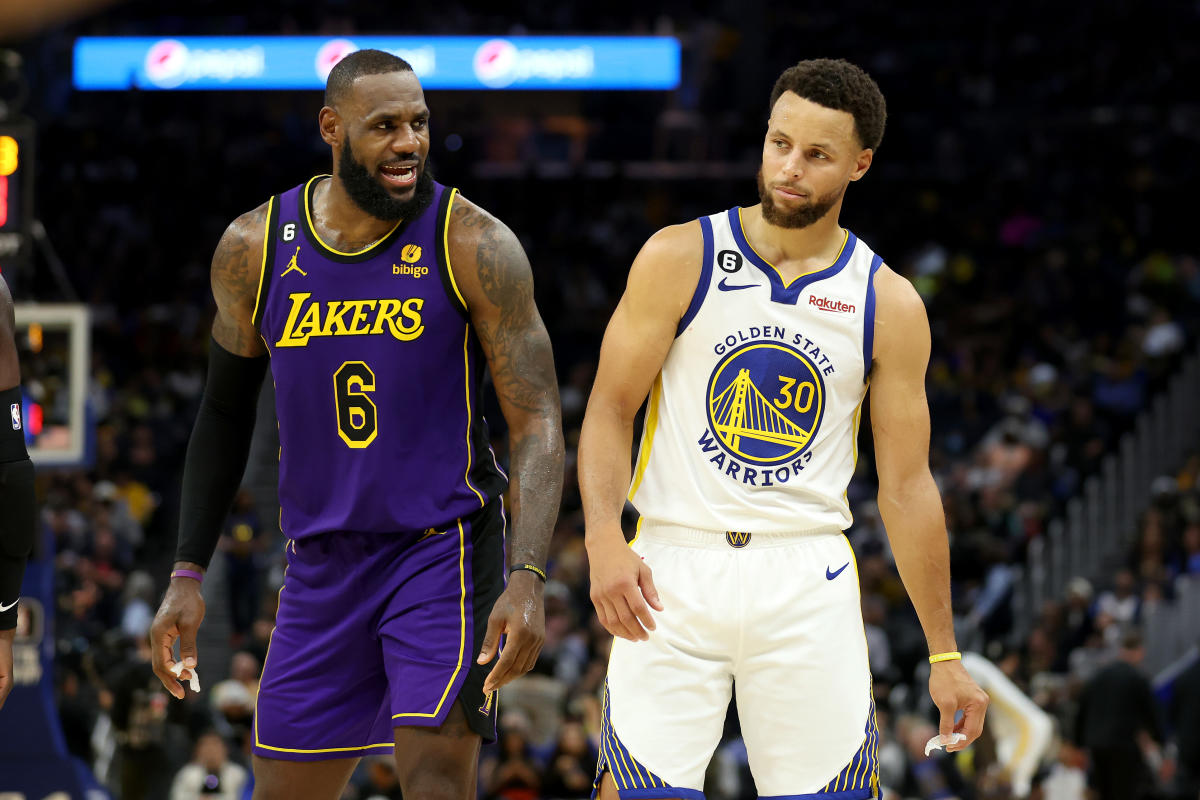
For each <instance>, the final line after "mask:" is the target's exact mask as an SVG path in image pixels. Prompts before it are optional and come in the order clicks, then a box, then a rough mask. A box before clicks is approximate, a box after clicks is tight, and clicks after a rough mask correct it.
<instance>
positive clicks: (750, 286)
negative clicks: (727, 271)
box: [717, 278, 758, 292]
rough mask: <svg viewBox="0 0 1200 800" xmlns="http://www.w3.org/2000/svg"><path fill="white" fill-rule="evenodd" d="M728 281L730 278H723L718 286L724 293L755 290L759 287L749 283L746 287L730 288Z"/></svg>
mask: <svg viewBox="0 0 1200 800" xmlns="http://www.w3.org/2000/svg"><path fill="white" fill-rule="evenodd" d="M727 280H728V278H721V282H720V283H718V284H717V288H718V289H720V290H721V291H722V292H736V291H737V290H738V289H753V288H754V287H755V286H757V285H758V284H756V283H747V284H746V285H745V286H730V285H729V284H728V283H726V282H725V281H727Z"/></svg>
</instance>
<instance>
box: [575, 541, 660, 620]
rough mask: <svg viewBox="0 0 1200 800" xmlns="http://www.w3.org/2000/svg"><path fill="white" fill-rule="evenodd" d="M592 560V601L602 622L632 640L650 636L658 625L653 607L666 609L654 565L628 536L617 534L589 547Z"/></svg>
mask: <svg viewBox="0 0 1200 800" xmlns="http://www.w3.org/2000/svg"><path fill="white" fill-rule="evenodd" d="M588 561H589V562H590V564H591V577H592V592H591V596H592V604H593V605H594V606H596V614H597V615H598V616H599V617H600V624H601V625H603V626H604V627H605V629H606V630H607V631H608V632H609V633H611V634H612V635H613V636H620V637H621V638H622V639H628V640H630V641H631V642H640V641H645V640H646V639H649V638H650V634H649V633H647V632H646V631H647V630H651V631H652V630H654V627H655V626H654V617H653V616H651V614H650V609H651V608H653V609H654V610H655V611H662V610H663V604H662V601H661V600H659V597H658V590H657V589H655V588H654V578H653V576H652V572H651V569H650V567H648V566H646V562H645V561H643V560H642V558H641V556H639V555H638V554H637V553H635V552H633V549H632V548H631V547H629V545H627V544H626V543H625V540H624V538H621V537H617V536H610V537H606V538H605V539H604V540H603V541H602V542H596V543H593V544H592V545H591V546H589V547H588ZM647 603H649V607H647V605H646V604H647Z"/></svg>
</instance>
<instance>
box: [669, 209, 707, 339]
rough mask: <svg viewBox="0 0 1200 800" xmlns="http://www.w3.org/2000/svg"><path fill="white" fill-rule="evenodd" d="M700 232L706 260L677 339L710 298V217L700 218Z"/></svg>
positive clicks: (701, 263) (703, 262)
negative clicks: (706, 299) (705, 300)
mask: <svg viewBox="0 0 1200 800" xmlns="http://www.w3.org/2000/svg"><path fill="white" fill-rule="evenodd" d="M700 231H701V233H703V234H704V260H703V261H702V262H700V280H698V281H697V282H696V291H695V292H694V293H693V294H692V302H691V303H690V304H689V305H688V307H687V311H685V312H684V314H683V319H681V320H679V325H678V326H677V327H676V328H675V338H676V339H678V338H679V335H680V334H681V333H683V332H684V331H685V330H687V326H688V325H690V324H692V320H693V319H695V318H696V315H697V314H698V313H700V306H702V305H704V298H705V297H707V296H708V285H709V284H710V283H712V264H713V229H712V220H710V219H709V218H708V217H701V218H700Z"/></svg>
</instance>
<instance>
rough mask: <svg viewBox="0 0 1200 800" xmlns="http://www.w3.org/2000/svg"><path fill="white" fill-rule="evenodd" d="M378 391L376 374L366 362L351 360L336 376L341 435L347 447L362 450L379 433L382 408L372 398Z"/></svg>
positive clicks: (335, 401) (338, 419)
mask: <svg viewBox="0 0 1200 800" xmlns="http://www.w3.org/2000/svg"><path fill="white" fill-rule="evenodd" d="M373 391H375V373H374V372H372V371H371V368H370V367H368V366H367V365H366V362H363V361H347V362H345V363H343V364H342V365H341V366H340V367H338V369H337V372H335V373H333V396H334V403H335V405H336V406H337V427H338V436H340V437H342V441H343V442H345V443H346V446H347V447H352V448H354V449H355V450H360V449H362V448H364V447H366V446H367V445H369V444H370V443H371V442H373V441H375V434H377V433H378V432H379V430H378V427H377V423H378V416H379V415H378V409H377V408H376V407H375V403H374V402H373V401H372V400H371V398H370V397H369V396H368V395H369V394H370V393H371V392H373Z"/></svg>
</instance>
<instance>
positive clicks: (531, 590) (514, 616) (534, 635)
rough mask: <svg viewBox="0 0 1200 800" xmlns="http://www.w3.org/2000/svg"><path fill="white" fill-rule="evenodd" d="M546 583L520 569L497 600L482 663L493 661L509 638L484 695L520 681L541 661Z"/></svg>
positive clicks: (481, 655) (489, 623)
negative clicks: (501, 641)
mask: <svg viewBox="0 0 1200 800" xmlns="http://www.w3.org/2000/svg"><path fill="white" fill-rule="evenodd" d="M542 589H543V586H542V581H541V579H540V578H539V577H538V576H537V575H535V574H534V573H532V572H529V571H528V570H518V571H516V572H514V573H513V574H512V575H511V576H509V579H508V587H507V588H506V589H505V590H504V592H503V594H501V595H500V597H499V598H497V599H496V605H495V606H493V607H492V613H491V615H490V616H489V617H488V626H487V633H486V634H484V636H483V648H482V649H481V650H480V652H479V659H478V660H479V663H480V664H486V663H488V662H489V661H491V660H492V659H493V658H494V657H495V655H496V652H497V651H498V650H499V649H500V637H501V636H507V637H508V638H507V639H506V640H505V643H504V651H503V652H501V653H500V660H499V661H497V662H496V666H495V668H493V669H492V672H491V674H490V675H488V677H487V680H485V681H484V682H483V692H484V694H490V693H492V692H494V691H495V690H497V689H499V688H500V687H501V686H503V685H504V684H506V683H508V682H509V681H511V680H513V679H514V678H519V677H521V676H522V675H524V674H525V673H526V672H529V670H531V669H533V665H534V664H535V663H536V662H537V657H538V654H539V653H541V651H542V643H543V642H545V641H546V611H545V607H544V605H543V602H542Z"/></svg>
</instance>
